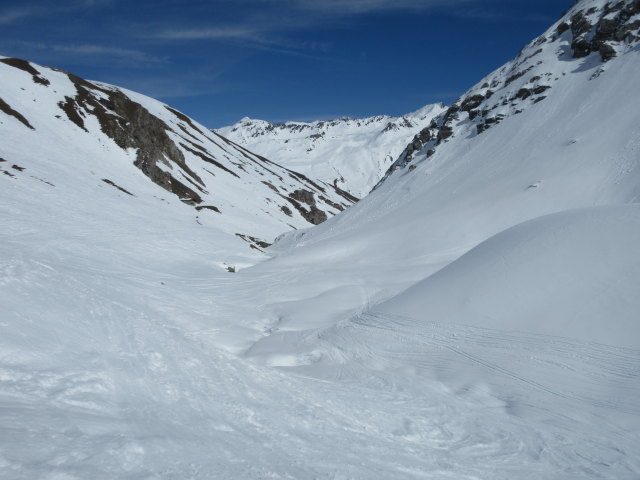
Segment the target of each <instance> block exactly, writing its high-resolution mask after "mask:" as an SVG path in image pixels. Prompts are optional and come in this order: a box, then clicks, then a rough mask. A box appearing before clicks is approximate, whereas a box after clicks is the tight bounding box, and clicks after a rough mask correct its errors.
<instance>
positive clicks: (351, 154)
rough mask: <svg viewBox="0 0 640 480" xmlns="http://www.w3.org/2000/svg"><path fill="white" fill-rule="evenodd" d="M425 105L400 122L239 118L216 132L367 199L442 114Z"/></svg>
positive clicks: (439, 106)
mask: <svg viewBox="0 0 640 480" xmlns="http://www.w3.org/2000/svg"><path fill="white" fill-rule="evenodd" d="M444 108H445V107H444V105H443V104H441V103H440V104H434V105H427V106H425V107H423V108H421V109H420V110H418V111H416V112H412V113H409V114H407V115H404V116H402V117H389V116H387V115H379V116H376V117H369V118H358V119H356V118H338V119H335V120H327V121H324V120H318V121H315V122H312V123H304V122H287V123H282V124H272V123H269V122H266V121H264V120H253V119H250V118H243V119H242V120H240V121H239V122H238V123H236V124H235V125H232V126H230V127H224V128H219V129H217V130H216V131H217V132H219V133H221V134H222V135H224V136H225V137H228V138H230V139H231V140H233V141H234V142H236V143H238V144H240V145H243V146H246V147H247V148H249V149H250V150H252V151H255V152H257V153H260V154H261V155H264V156H266V157H268V158H272V159H273V160H275V161H277V162H278V163H280V164H282V165H284V166H286V167H288V168H291V169H293V170H296V171H299V172H302V173H304V174H305V175H307V176H310V177H313V178H320V179H322V180H323V181H325V182H327V183H331V184H335V185H338V186H340V188H342V189H344V190H347V191H349V192H350V193H352V194H353V195H355V196H356V197H359V198H362V197H364V196H365V195H367V194H368V193H369V192H370V191H371V188H372V187H373V186H374V185H375V184H376V183H377V182H378V181H379V180H380V178H381V177H382V175H383V174H384V172H385V171H386V170H387V168H389V165H390V164H391V162H393V160H394V159H396V158H397V157H398V155H399V154H400V153H401V151H402V149H403V148H404V146H405V145H406V144H407V142H408V141H409V140H410V139H411V137H412V136H413V135H415V134H416V133H417V132H419V131H420V130H421V129H422V128H424V127H425V126H427V125H429V122H431V119H432V118H434V117H435V116H436V115H438V114H439V113H441V112H442V111H444Z"/></svg>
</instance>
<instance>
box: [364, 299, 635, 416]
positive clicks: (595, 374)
mask: <svg viewBox="0 0 640 480" xmlns="http://www.w3.org/2000/svg"><path fill="white" fill-rule="evenodd" d="M352 322H353V323H354V324H355V325H358V326H360V327H363V328H365V329H367V328H374V329H380V330H383V331H385V332H386V333H387V334H389V335H392V336H394V337H396V338H398V337H399V338H400V339H401V340H400V341H401V342H402V343H405V344H406V343H407V342H408V343H410V344H413V343H417V344H418V345H419V346H420V350H418V351H417V352H394V351H388V352H385V353H386V354H390V355H394V354H395V353H397V354H398V355H407V356H419V355H420V352H428V351H429V349H430V348H433V347H436V348H443V349H447V350H449V351H451V352H453V353H455V354H456V355H459V356H461V357H463V358H465V359H468V360H469V361H470V362H471V363H473V364H476V365H479V366H481V367H484V368H486V369H488V370H490V371H492V372H495V373H497V374H499V375H504V376H506V377H509V378H511V379H513V380H516V381H517V382H519V383H522V384H524V385H527V386H528V387H531V388H533V389H537V390H539V391H543V392H546V393H549V394H551V395H554V396H558V397H561V398H565V399H570V400H576V401H579V402H585V403H588V404H590V405H594V406H598V407H601V408H605V409H613V410H617V411H620V412H623V413H628V414H631V415H640V404H638V403H637V402H632V403H629V404H620V403H619V402H616V401H615V400H613V399H610V400H608V401H599V400H596V399H594V398H590V397H588V396H585V395H579V394H575V393H572V392H571V391H570V390H567V391H563V390H562V387H554V388H550V387H548V386H546V385H545V384H544V383H543V382H540V381H536V380H534V379H531V378H528V377H527V376H524V375H522V374H520V373H518V371H517V370H515V369H509V368H504V367H501V366H499V365H497V364H496V363H493V362H491V361H489V360H487V359H486V358H483V357H482V356H481V355H482V353H484V354H486V355H487V356H490V355H492V354H493V355H496V353H497V352H500V353H499V354H498V355H496V357H499V358H505V357H506V358H508V357H512V358H513V359H514V360H515V359H516V358H517V361H518V364H520V362H522V361H523V360H525V361H527V360H528V362H530V363H533V364H537V365H538V367H543V368H544V369H545V370H554V371H555V372H559V373H560V374H568V375H571V376H572V377H573V378H574V379H575V378H576V377H579V376H580V375H581V376H583V377H584V378H582V379H581V380H582V381H583V382H587V383H588V382H594V383H595V382H607V381H613V382H628V384H627V388H629V389H633V390H634V391H636V392H637V395H638V396H637V397H636V398H640V382H639V380H640V351H638V350H635V349H631V348H624V347H613V346H608V345H603V344H597V343H586V342H580V341H576V340H573V339H569V338H564V337H554V336H549V335H540V334H527V333H519V332H503V331H498V330H492V329H486V328H479V327H470V326H459V325H456V326H444V325H439V324H436V323H426V322H425V323H422V322H417V321H416V320H414V319H410V318H408V317H402V316H397V315H390V314H386V313H385V314H381V313H376V312H369V313H365V314H362V315H361V316H360V317H358V318H355V319H353V320H352ZM417 325H419V328H420V329H421V330H422V331H420V330H418V329H417V328H416V327H417ZM411 327H413V328H411ZM407 339H408V340H407ZM507 350H508V351H510V352H511V354H509V353H508V352H507ZM474 351H479V352H480V354H475V353H471V352H474ZM522 370H523V371H527V370H533V371H535V370H536V368H535V366H534V367H529V366H527V368H522ZM564 387H565V388H569V387H570V384H569V385H564Z"/></svg>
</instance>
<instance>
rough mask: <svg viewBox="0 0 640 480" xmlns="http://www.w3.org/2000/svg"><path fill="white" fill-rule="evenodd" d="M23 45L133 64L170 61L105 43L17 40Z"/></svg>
mask: <svg viewBox="0 0 640 480" xmlns="http://www.w3.org/2000/svg"><path fill="white" fill-rule="evenodd" d="M16 43H17V44H18V45H19V46H21V47H26V48H31V49H36V50H47V51H50V52H57V53H64V54H69V55H74V56H80V57H108V58H109V59H111V60H113V61H116V62H121V63H124V62H127V63H131V64H145V65H147V66H149V65H153V64H156V65H157V64H164V63H167V62H168V59H167V57H161V56H155V55H150V54H148V53H146V52H143V51H140V50H132V49H127V48H118V47H107V46H104V45H92V44H75V45H73V44H72V45H65V44H49V43H39V42H16Z"/></svg>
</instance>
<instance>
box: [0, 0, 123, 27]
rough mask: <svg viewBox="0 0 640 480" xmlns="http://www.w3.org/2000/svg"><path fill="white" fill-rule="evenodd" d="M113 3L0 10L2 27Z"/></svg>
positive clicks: (84, 0) (84, 1) (79, 1)
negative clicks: (28, 19) (33, 18)
mask: <svg viewBox="0 0 640 480" xmlns="http://www.w3.org/2000/svg"><path fill="white" fill-rule="evenodd" d="M112 3H113V0H74V1H70V2H66V3H61V4H57V5H56V4H53V5H51V4H44V5H43V4H31V5H27V6H24V5H21V6H18V7H10V8H7V9H5V10H0V25H8V24H11V23H14V22H16V21H19V20H23V19H27V18H31V17H45V16H47V15H51V14H56V13H61V12H73V11H77V10H85V9H89V8H95V7H105V6H109V5H111V4H112Z"/></svg>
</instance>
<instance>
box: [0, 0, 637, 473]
mask: <svg viewBox="0 0 640 480" xmlns="http://www.w3.org/2000/svg"><path fill="white" fill-rule="evenodd" d="M639 19H640V3H639V2H638V1H632V0H626V1H624V2H620V4H618V2H612V3H607V2H605V1H602V0H583V1H581V2H579V3H577V4H576V5H575V6H574V7H572V9H571V10H570V11H569V12H568V13H567V14H566V15H565V16H564V17H563V18H562V19H560V20H559V21H558V22H556V24H554V25H553V26H551V28H550V29H549V30H548V31H547V32H546V33H545V34H543V35H542V36H541V37H540V38H538V39H535V40H534V41H532V42H531V44H529V45H528V46H527V47H525V49H523V51H522V52H521V54H520V56H519V57H518V58H516V59H514V61H513V62H510V63H509V64H507V65H505V66H504V67H503V68H501V69H499V70H497V71H496V72H494V73H492V74H490V75H489V76H488V77H487V78H486V79H483V80H482V81H481V82H478V84H477V85H476V86H474V87H472V88H471V89H470V90H469V92H467V93H465V94H464V95H463V96H462V97H461V98H460V100H459V101H457V102H456V103H455V104H454V105H452V106H450V107H448V108H446V109H440V110H443V111H440V112H435V111H434V112H432V113H433V117H430V118H429V121H428V122H427V125H424V126H423V127H421V129H419V130H417V131H412V132H411V134H410V135H409V138H408V140H407V142H406V144H405V145H404V146H403V147H402V148H400V149H399V151H398V153H397V158H395V159H394V162H393V163H394V164H393V165H391V164H390V163H389V164H387V165H385V168H389V167H390V168H389V170H388V172H387V175H386V177H385V178H384V180H383V181H382V182H381V183H379V185H378V186H377V188H376V189H375V190H374V191H373V192H372V193H371V194H369V195H368V196H366V198H364V199H362V200H361V201H360V202H358V203H356V204H355V205H353V206H351V204H352V203H353V202H352V199H350V196H349V195H348V194H346V193H345V192H343V191H342V190H341V189H337V188H332V185H331V184H332V183H333V182H332V180H331V179H330V178H328V177H325V176H323V175H322V174H320V173H319V172H321V171H322V168H324V167H313V168H312V167H311V166H310V164H307V168H306V169H304V168H301V169H300V170H298V169H297V168H296V167H298V166H301V165H302V166H304V165H303V164H304V163H305V161H306V160H305V159H299V161H298V163H292V162H295V161H297V160H296V159H295V158H293V157H287V155H288V154H286V153H284V154H283V158H282V159H280V158H278V157H277V153H278V149H277V148H276V147H275V146H272V147H270V148H272V152H273V154H271V155H269V156H268V157H267V158H263V157H262V156H258V155H256V154H254V153H251V151H248V150H245V149H244V148H243V147H242V146H240V145H238V144H240V142H239V141H237V139H235V140H234V139H233V138H232V139H231V140H232V141H229V142H227V141H226V140H225V139H224V138H222V137H219V136H217V135H216V134H215V133H213V132H210V131H207V130H206V129H205V128H204V127H202V126H200V125H198V124H196V123H195V122H193V121H192V120H190V119H188V118H187V117H184V116H183V115H182V114H180V113H179V112H178V113H175V111H172V110H169V109H168V108H166V107H165V106H164V105H162V104H160V103H159V102H155V101H153V100H151V99H148V98H146V97H143V96H141V95H138V94H135V93H133V92H129V91H125V90H114V87H110V86H106V85H104V84H95V83H94V84H92V85H94V87H96V88H95V89H94V88H93V87H90V86H87V85H84V84H82V83H80V82H78V81H76V82H75V83H74V81H73V78H71V77H69V76H68V75H67V74H66V73H64V72H59V71H54V70H50V69H47V68H45V67H40V66H39V65H34V64H27V65H29V67H30V68H33V69H35V71H36V72H37V73H36V74H34V73H32V72H29V71H27V70H25V68H29V67H25V65H24V64H20V63H16V62H15V61H10V62H8V63H7V62H6V61H4V62H2V63H0V69H1V70H0V74H1V76H0V81H1V82H2V85H1V87H0V98H1V99H2V101H3V104H2V105H7V106H8V107H9V108H7V107H3V109H2V113H0V131H1V135H2V137H1V138H2V141H1V142H0V158H1V159H2V161H0V169H1V170H2V172H0V198H1V199H2V200H1V202H0V225H1V226H2V228H1V229H0V302H1V304H2V306H3V308H2V311H1V313H0V477H2V478H7V479H33V478H43V479H65V480H66V479H85V478H96V479H101V478H104V479H112V478H123V479H141V478H145V479H146V478H149V479H152V478H158V479H174V478H175V479H213V478H216V479H218V478H219V479H229V478H247V479H253V478H255V479H261V478H283V479H286V478H289V479H307V478H308V479H315V478H327V479H370V478H384V479H395V478H397V479H411V478H416V479H417V478H429V479H450V478H456V479H469V480H471V479H483V480H484V479H487V480H488V479H491V480H493V479H505V480H506V479H513V478H523V479H524V478H529V479H540V478H545V479H563V480H564V479H578V478H594V479H595V478H598V479H601V478H608V479H616V480H635V479H637V478H638V476H639V475H640V448H639V447H638V445H640V402H639V401H638V398H640V297H639V296H638V294H637V292H638V286H639V285H640V204H639V203H638V201H639V199H640V121H639V120H640V113H639V112H640V109H639V107H640V100H639V98H638V95H637V86H636V84H637V79H638V78H640V49H639V43H638V39H639V38H640V31H638V29H640V23H639V22H640V20H639ZM607 21H610V22H611V25H615V28H613V31H614V34H611V35H612V36H611V37H610V38H609V37H607V38H605V36H604V33H603V31H605V30H606V31H608V30H607V29H606V28H605V27H603V25H605V26H606V25H608V24H607ZM565 24H566V27H567V28H565V27H563V25H565ZM587 25H588V27H587ZM615 32H622V33H620V35H622V38H621V39H620V40H617V39H616V38H617V37H615V35H617V33H615ZM596 39H597V40H598V42H600V43H599V44H598V48H597V49H596V48H591V47H592V46H593V45H595V43H593V42H595V41H596ZM583 40H584V42H591V43H589V45H590V49H591V50H590V51H589V52H587V53H586V55H583V53H584V52H585V47H584V45H585V43H584V42H582V41H583ZM604 44H607V45H609V44H610V45H611V48H612V49H613V51H614V52H615V56H612V57H608V55H609V54H610V51H609V50H608V49H607V48H606V47H604V46H603V45H604ZM535 52H537V53H535ZM602 52H605V53H606V55H604V56H603V54H602ZM607 52H608V53H607ZM604 59H606V60H607V61H603V60H604ZM5 60H6V59H5ZM11 63H14V64H15V65H20V66H21V67H22V68H17V67H16V66H13V65H11ZM523 71H524V72H525V73H522V74H521V72H523ZM34 76H36V77H37V78H38V79H40V80H38V81H36V80H34V79H33V77H34ZM514 77H515V78H514ZM535 77H539V78H538V79H537V80H532V79H533V78H535ZM543 79H544V81H543ZM44 80H46V81H47V82H49V84H48V85H44V84H43V82H44ZM77 85H81V86H82V85H84V87H85V88H86V89H88V90H91V91H93V93H91V91H90V92H89V96H91V97H92V98H95V99H96V100H95V102H99V99H103V100H105V102H103V103H100V104H102V105H103V106H104V107H105V112H106V114H103V113H101V112H100V107H98V104H97V103H95V102H93V101H92V100H91V99H90V98H87V96H86V94H82V92H81V90H82V89H79V87H78V86H77ZM483 85H488V86H483ZM541 86H544V87H548V88H544V89H541V88H540V87H541ZM23 89H24V90H23ZM523 89H527V90H530V92H529V94H527V93H521V92H522V91H523ZM535 89H537V90H536V91H538V92H543V93H544V95H542V93H533V92H534V90H535ZM488 90H491V91H492V93H491V94H489V95H487V91H488ZM114 91H121V92H122V94H123V95H125V96H126V97H127V98H129V99H130V100H132V101H134V102H136V103H137V104H138V105H142V106H143V108H144V109H145V110H146V111H147V112H148V113H149V114H150V115H151V116H154V117H155V118H159V119H160V120H162V122H164V124H165V127H162V128H161V130H162V131H163V132H164V136H162V135H161V136H162V138H164V137H165V136H166V137H168V138H169V140H170V141H171V142H173V144H174V147H175V148H177V149H178V150H179V151H180V152H181V153H180V154H178V153H176V150H175V149H174V148H171V146H170V144H169V143H168V142H166V141H165V143H164V144H163V145H164V146H165V147H166V148H164V150H162V149H161V155H160V156H158V157H153V158H151V157H147V158H151V160H153V162H152V163H151V164H152V165H160V166H159V167H157V168H158V169H159V170H160V171H162V172H169V174H170V177H171V178H173V182H174V183H172V180H171V179H168V183H167V182H164V183H163V181H162V178H165V179H167V177H163V175H162V174H161V173H158V171H156V170H154V169H147V170H146V171H145V169H144V168H142V167H141V166H140V165H141V162H140V158H143V157H141V154H140V152H143V153H144V151H145V150H144V148H145V145H142V146H141V144H140V143H137V144H135V145H133V144H132V145H129V146H127V144H126V142H124V140H122V138H123V137H121V136H119V135H118V134H113V135H111V136H110V135H108V134H107V133H105V128H104V125H109V124H108V123H104V122H105V120H104V119H103V120H101V119H100V115H102V116H103V117H104V115H111V116H113V117H114V118H115V117H120V118H123V119H124V122H122V123H120V125H121V127H120V128H122V131H123V132H128V134H130V136H127V137H126V138H132V139H134V140H135V141H138V140H136V139H137V135H138V133H139V130H136V129H137V128H138V127H136V125H138V124H136V122H135V119H140V118H141V117H142V118H144V119H146V121H145V122H142V123H141V122H139V125H142V127H144V128H145V129H147V128H150V127H149V125H150V124H152V125H153V124H155V123H154V122H155V121H153V120H149V118H148V117H146V116H145V114H143V113H142V114H141V113H140V110H138V109H137V107H136V108H134V113H131V107H130V104H128V103H127V102H126V101H125V102H124V103H122V104H119V103H118V101H119V99H120V98H121V97H119V96H118V94H114V95H116V99H115V100H114V99H113V98H111V100H110V101H111V102H113V104H109V103H108V102H107V101H109V93H108V92H114ZM541 96H544V97H545V98H544V99H541V100H537V99H538V98H540V97H541ZM67 97H68V98H72V99H73V98H75V99H77V100H76V103H73V102H69V101H67V100H65V98H67ZM480 97H482V98H480ZM505 101H506V103H505ZM60 104H62V105H63V106H64V105H71V107H72V108H70V107H67V108H66V110H65V109H63V108H62V106H60ZM494 104H495V107H494ZM127 105H129V106H127ZM0 106H1V105H0ZM452 107H453V108H452ZM73 111H75V112H77V115H78V116H77V117H76V116H75V115H74V114H73V113H72V112H73ZM11 112H14V113H11ZM110 112H111V113H110ZM136 112H137V113H136ZM491 112H493V113H491ZM96 113H100V115H96ZM125 115H131V117H125ZM57 116H59V117H60V118H58V117H57ZM19 117H22V118H23V119H24V120H25V121H26V122H27V123H28V125H27V124H26V123H25V122H23V121H22V120H20V118H19ZM74 118H75V119H76V120H78V118H80V119H81V122H82V125H84V127H83V128H81V126H80V125H79V124H78V123H77V122H75V121H74V120H73V119H74ZM425 118H426V117H425ZM107 120H108V119H107ZM29 125H30V127H29ZM131 125H133V127H130V126H131ZM478 125H483V127H481V128H478ZM487 125H489V127H487ZM142 127H140V128H142ZM106 130H107V131H113V129H112V130H109V129H108V128H107V129H106ZM116 131H118V130H116ZM305 135H306V134H305ZM327 135H329V134H327ZM134 140H127V141H132V142H133V141H134ZM292 141H293V140H292ZM118 142H120V143H118ZM233 142H236V143H233ZM302 143H303V142H301V143H300V144H302ZM365 143H366V142H365ZM123 145H125V146H124V147H123ZM273 145H275V144H273ZM335 145H338V144H337V143H336V144H335ZM355 145H356V147H357V148H364V146H363V145H364V144H363V143H357V142H356V143H355ZM247 148H249V150H252V149H251V147H247ZM296 148H297V147H296ZM332 148H334V147H332ZM385 148H386V147H385ZM394 148H396V147H395V146H394ZM151 150H153V149H151ZM196 152H200V154H201V155H198V154H197V153H196ZM156 153H157V152H156ZM258 153H261V152H258ZM203 157H204V158H203ZM318 158H319V157H317V158H316V157H313V159H312V160H313V162H318V163H313V164H314V165H322V163H320V160H318ZM362 158H364V157H362ZM207 159H208V160H207ZM143 160H144V158H143ZM339 160H340V161H341V162H342V161H343V160H344V159H339ZM360 160H361V158H360V157H359V158H358V159H357V162H356V164H357V168H358V169H361V168H363V167H362V165H363V162H361V161H360ZM136 162H138V164H137V165H136ZM365 163H366V162H365ZM151 164H150V165H151ZM280 164H282V165H284V166H280ZM285 167H286V168H285ZM327 168H329V167H327ZM331 168H333V166H331ZM376 168H377V167H376ZM287 169H291V170H287ZM329 170H330V169H329ZM329 170H328V171H329ZM298 171H300V172H301V173H297V172H298ZM212 172H213V173H212ZM231 172H232V173H231ZM314 172H315V173H314ZM302 174H304V175H302ZM316 174H317V176H314V175H316ZM383 174H384V172H382V171H380V170H377V173H375V174H372V175H373V176H375V177H376V179H375V180H371V179H369V180H367V181H368V182H371V181H373V183H375V182H377V181H378V179H379V178H380V177H381V176H382V175H383ZM373 176H372V177H371V178H373ZM345 178H346V177H345ZM104 179H107V180H109V181H110V182H111V183H109V182H106V181H104ZM198 179H200V181H201V182H199V181H198ZM175 181H178V182H180V184H181V185H182V186H183V187H187V188H188V191H191V192H193V193H196V194H197V195H198V199H199V200H200V201H199V202H197V201H194V200H195V199H194V198H193V197H189V198H185V195H184V194H185V191H186V190H184V188H183V187H180V186H179V185H178V186H177V187H176V184H175ZM265 182H266V183H265ZM267 183H269V184H270V185H271V186H269V185H267ZM339 186H340V187H341V188H344V189H345V190H349V189H348V188H346V186H344V185H339ZM118 187H120V188H118ZM358 188H360V187H358ZM362 188H364V187H362ZM301 190H302V191H305V192H308V193H301V192H300V191H301ZM349 191H351V192H355V190H349ZM296 192H298V193H296ZM296 203H297V204H298V207H299V208H298V207H296V206H295V204H296ZM202 206H215V207H216V209H217V210H219V212H218V211H216V210H213V209H207V208H201V209H199V210H198V209H197V207H202ZM283 206H284V207H287V209H288V210H289V214H287V212H286V210H285V209H283V208H282V207H283ZM314 206H315V208H316V210H317V211H321V212H324V214H325V217H326V218H327V220H326V221H324V222H322V223H320V224H318V225H315V226H311V224H312V223H315V222H310V221H309V219H308V218H306V217H305V215H306V216H307V217H309V216H310V215H311V217H309V218H312V217H313V218H315V217H314V214H313V212H315V211H316V210H314ZM336 206H339V207H340V208H337V207H336ZM347 207H349V208H347ZM341 209H344V211H342V212H341V213H339V211H340V210H341ZM338 213H339V214H338ZM335 214H337V215H335ZM315 215H320V214H318V213H316V214H315ZM320 216H321V215H320ZM292 227H294V228H295V229H293V228H292ZM304 227H309V228H304ZM238 233H239V234H241V235H244V237H245V238H242V237H241V236H238V235H236V234H238ZM279 234H282V235H280V236H279V237H278V238H277V240H276V241H275V243H274V244H273V245H272V246H266V245H265V243H271V242H273V241H274V238H275V237H276V236H278V235H279ZM252 246H253V248H252ZM229 268H231V269H233V268H235V269H236V272H235V273H231V272H229V271H228V269H229Z"/></svg>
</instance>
